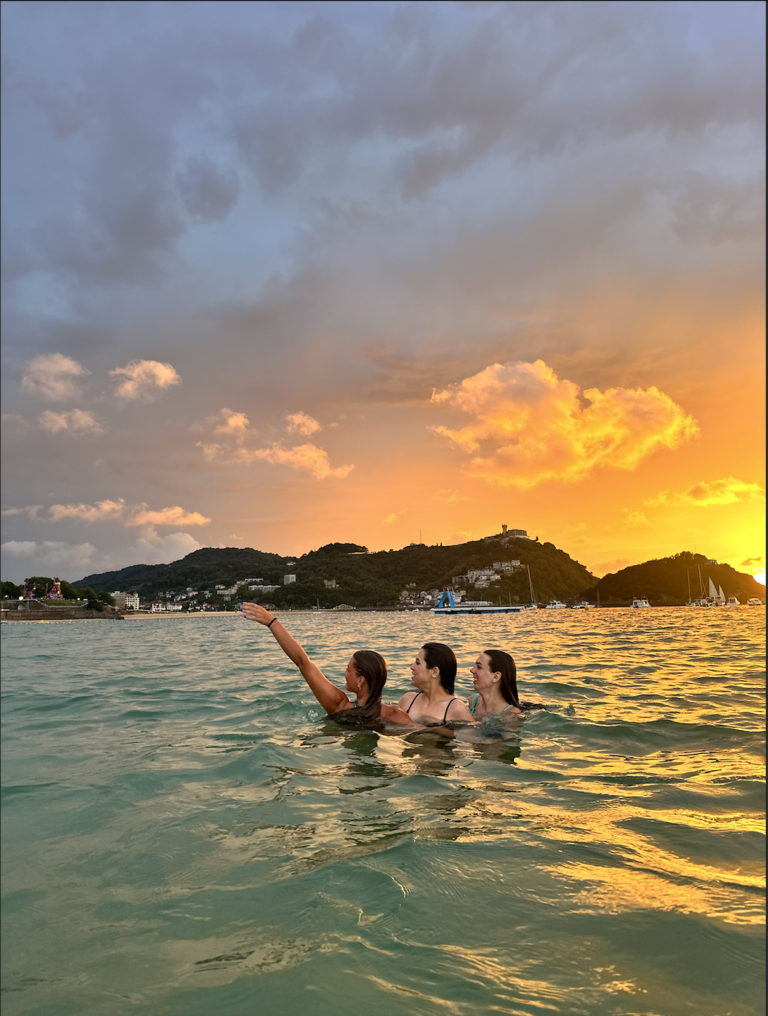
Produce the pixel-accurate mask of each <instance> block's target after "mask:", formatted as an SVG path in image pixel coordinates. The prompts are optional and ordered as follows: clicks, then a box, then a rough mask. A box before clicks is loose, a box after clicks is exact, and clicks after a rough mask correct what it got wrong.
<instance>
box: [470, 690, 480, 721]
mask: <svg viewBox="0 0 768 1016" xmlns="http://www.w3.org/2000/svg"><path fill="white" fill-rule="evenodd" d="M479 698H480V692H478V693H477V695H475V697H474V698H473V699H472V701H471V702H470V703H469V711H470V712H471V713H472V715H473V716H474V715H475V706H476V705H477V700H478V699H479Z"/></svg>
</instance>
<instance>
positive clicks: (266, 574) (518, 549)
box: [75, 537, 595, 607]
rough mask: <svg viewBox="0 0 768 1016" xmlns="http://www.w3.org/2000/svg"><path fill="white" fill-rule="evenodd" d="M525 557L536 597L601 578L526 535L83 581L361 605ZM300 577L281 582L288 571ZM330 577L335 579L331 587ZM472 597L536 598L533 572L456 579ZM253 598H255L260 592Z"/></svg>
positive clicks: (235, 554) (230, 552) (155, 569)
mask: <svg viewBox="0 0 768 1016" xmlns="http://www.w3.org/2000/svg"><path fill="white" fill-rule="evenodd" d="M501 561H519V562H520V563H521V565H523V566H524V565H526V564H527V565H529V566H530V569H531V575H532V578H533V583H534V590H535V594H536V598H537V600H539V601H546V600H549V599H551V598H552V597H558V598H560V599H568V598H573V597H575V596H576V594H577V593H579V592H580V591H581V590H582V589H584V588H585V586H591V585H593V584H594V581H595V577H594V576H593V575H592V574H590V572H589V571H587V569H586V568H585V567H584V565H582V564H579V562H578V561H574V560H573V559H572V558H571V557H569V556H568V554H566V553H565V552H564V551H562V550H559V549H558V548H557V547H555V546H554V545H553V544H551V543H539V542H538V541H535V540H527V539H521V538H512V537H506V538H501V537H500V538H493V539H491V540H476V541H473V542H471V543H464V544H456V545H453V546H446V547H443V546H426V545H425V544H412V545H411V546H408V547H404V548H403V549H402V550H390V551H378V552H376V553H373V554H369V553H368V552H367V551H366V548H365V547H361V546H358V545H357V544H353V543H331V544H328V545H327V546H325V547H320V548H319V549H318V550H313V551H310V552H309V553H307V554H304V555H302V556H301V557H298V558H288V557H282V556H280V555H279V554H267V553H263V552H262V551H258V550H252V549H242V550H241V549H238V548H234V547H227V548H218V549H217V548H213V547H208V548H205V549H202V550H196V551H194V552H193V553H192V554H188V555H187V556H186V557H185V558H183V559H182V560H180V561H174V562H173V563H172V564H159V565H132V566H131V567H129V568H123V569H120V570H119V571H111V572H101V573H99V574H93V575H86V576H85V577H84V578H83V579H81V580H80V581H79V582H77V583H75V584H76V585H78V586H81V587H82V586H86V585H87V586H91V587H92V588H93V589H95V590H107V591H109V592H112V591H113V590H116V589H123V590H135V591H137V592H138V593H139V595H140V596H141V598H142V599H152V598H155V597H156V596H157V594H158V593H160V592H166V591H167V592H184V591H185V590H186V589H187V588H189V587H192V588H195V589H210V590H213V588H214V586H215V585H216V584H223V585H228V586H229V585H232V584H234V583H236V582H238V581H240V580H242V579H245V578H256V577H258V578H261V579H263V580H264V583H265V584H267V585H278V586H279V587H280V588H278V589H275V590H274V591H272V592H270V593H269V594H268V599H269V601H270V602H271V603H274V604H275V606H278V607H311V606H314V605H316V603H317V602H318V600H319V601H320V605H321V606H323V607H333V606H337V605H338V604H340V603H348V604H350V605H351V606H355V607H368V606H395V605H397V604H398V603H399V602H400V594H401V592H403V591H404V590H407V591H408V592H412V593H418V592H420V591H421V590H430V589H443V588H445V587H446V586H448V585H451V584H452V579H453V577H454V576H457V575H461V574H465V573H466V572H467V571H468V570H470V569H479V568H484V567H488V566H492V565H493V564H494V563H495V562H501ZM288 573H291V574H295V575H296V582H294V583H291V584H290V585H283V578H284V575H286V574H288ZM326 582H335V583H336V585H335V587H334V588H327V586H326ZM457 586H461V587H462V588H466V589H467V591H468V593H469V595H470V598H478V599H490V600H493V601H494V602H498V601H499V599H500V600H501V602H503V603H507V602H512V603H514V602H520V603H527V602H528V601H529V599H530V594H529V587H528V571H527V569H526V568H525V567H520V568H517V567H515V568H514V569H513V570H512V571H509V572H507V573H505V574H504V577H503V578H499V579H497V580H495V581H493V582H492V583H491V585H490V586H489V587H488V588H485V589H477V590H474V588H473V586H472V585H471V583H470V584H469V585H467V584H466V583H457ZM252 595H256V594H255V593H254V594H252Z"/></svg>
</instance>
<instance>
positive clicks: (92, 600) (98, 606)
mask: <svg viewBox="0 0 768 1016" xmlns="http://www.w3.org/2000/svg"><path fill="white" fill-rule="evenodd" d="M77 592H78V593H79V594H80V596H81V597H82V598H83V599H84V600H88V609H89V610H104V600H102V599H101V597H100V595H99V594H98V593H97V592H96V591H95V590H94V589H91V587H90V586H86V587H85V588H84V589H83V588H81V587H80V586H77ZM107 595H109V594H107ZM110 599H112V598H111V597H110ZM113 602H114V601H113Z"/></svg>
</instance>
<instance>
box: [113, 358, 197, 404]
mask: <svg viewBox="0 0 768 1016" xmlns="http://www.w3.org/2000/svg"><path fill="white" fill-rule="evenodd" d="M109 373H110V374H111V375H112V377H115V378H124V380H123V381H120V383H119V384H118V386H117V391H116V393H115V394H116V395H117V397H118V398H119V399H124V400H125V401H130V400H132V399H142V398H151V397H152V395H153V394H155V392H156V389H158V388H160V389H163V388H169V387H170V386H171V385H177V384H180V383H181V378H180V377H179V375H178V374H177V373H176V370H175V368H174V367H172V366H171V365H170V363H160V362H159V361H158V360H133V361H132V362H131V363H129V364H127V366H125V367H116V368H115V370H111V371H110V372H109Z"/></svg>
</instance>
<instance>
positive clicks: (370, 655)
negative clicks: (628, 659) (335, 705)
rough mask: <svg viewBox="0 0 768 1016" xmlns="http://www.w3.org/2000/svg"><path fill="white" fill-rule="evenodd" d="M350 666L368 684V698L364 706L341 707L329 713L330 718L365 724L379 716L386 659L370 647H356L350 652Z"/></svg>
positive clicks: (358, 724)
mask: <svg viewBox="0 0 768 1016" xmlns="http://www.w3.org/2000/svg"><path fill="white" fill-rule="evenodd" d="M352 666H353V667H354V668H355V673H357V674H358V676H359V677H362V678H364V679H365V683H366V684H367V685H368V698H367V699H366V701H365V705H364V706H354V707H353V708H352V709H342V710H341V711H340V712H338V713H331V716H330V718H331V719H332V720H336V721H337V722H339V723H346V724H349V726H353V727H358V726H365V725H366V724H367V723H370V721H371V720H378V719H379V718H380V717H381V696H382V693H383V691H384V685H385V684H386V683H387V661H386V660H385V659H384V657H383V656H382V655H381V654H380V653H375V652H374V651H373V650H372V649H358V650H357V652H356V653H353V654H352Z"/></svg>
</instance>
